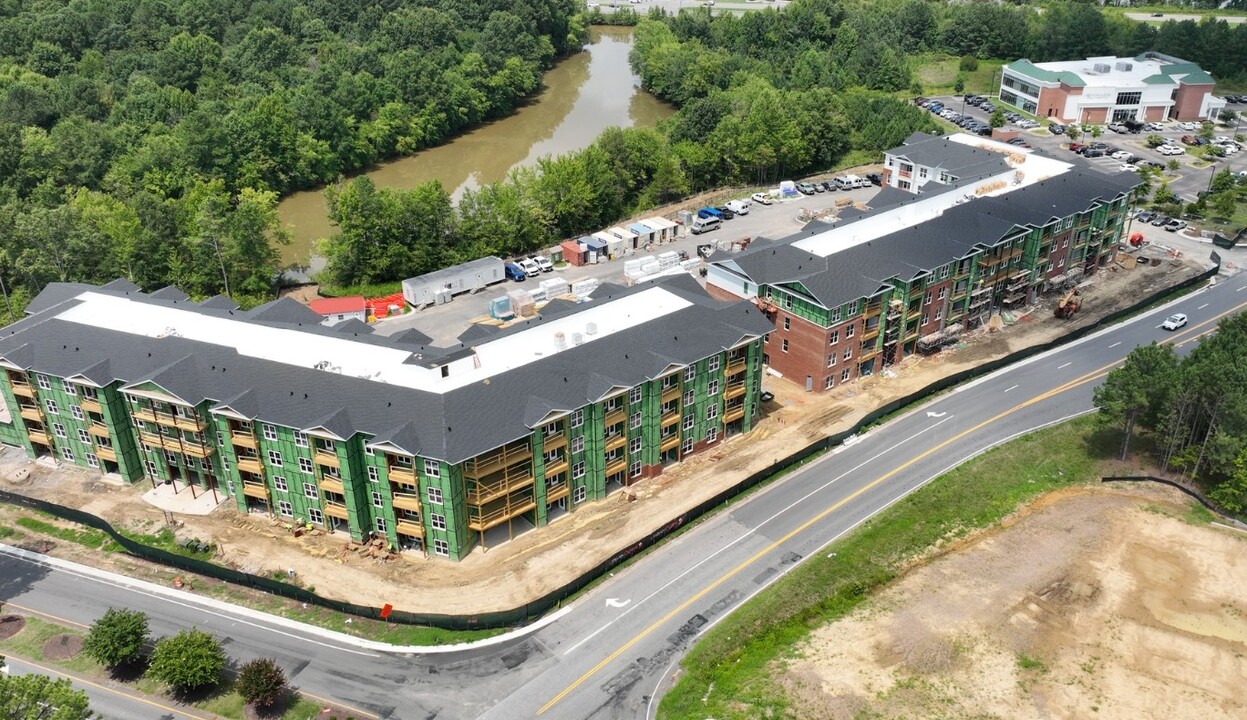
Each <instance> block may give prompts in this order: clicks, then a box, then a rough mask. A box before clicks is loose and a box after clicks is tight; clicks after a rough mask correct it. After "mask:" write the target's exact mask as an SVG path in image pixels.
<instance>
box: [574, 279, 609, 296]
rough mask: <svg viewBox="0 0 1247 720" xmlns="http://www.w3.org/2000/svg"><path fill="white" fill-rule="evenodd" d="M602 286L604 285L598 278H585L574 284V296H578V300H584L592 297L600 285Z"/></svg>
mask: <svg viewBox="0 0 1247 720" xmlns="http://www.w3.org/2000/svg"><path fill="white" fill-rule="evenodd" d="M601 284H602V281H601V280H598V279H597V278H585V279H584V280H577V281H576V282H574V283H572V294H573V295H575V296H576V299H577V300H584V299H585V298H587V297H589V295H591V294H592V293H593V291H594V290H597V289H598V285H601Z"/></svg>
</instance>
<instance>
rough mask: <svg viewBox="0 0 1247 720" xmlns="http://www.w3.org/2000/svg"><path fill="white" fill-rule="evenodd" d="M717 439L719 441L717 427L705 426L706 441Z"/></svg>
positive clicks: (715, 440)
mask: <svg viewBox="0 0 1247 720" xmlns="http://www.w3.org/2000/svg"><path fill="white" fill-rule="evenodd" d="M718 441H719V428H717V427H709V428H706V442H708V443H712V442H718Z"/></svg>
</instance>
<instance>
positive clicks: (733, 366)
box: [727, 358, 745, 377]
mask: <svg viewBox="0 0 1247 720" xmlns="http://www.w3.org/2000/svg"><path fill="white" fill-rule="evenodd" d="M744 371H745V359H744V358H741V359H740V360H733V361H731V362H729V363H728V364H727V376H728V377H732V376H733V375H737V374H739V373H743V372H744Z"/></svg>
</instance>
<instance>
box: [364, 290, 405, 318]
mask: <svg viewBox="0 0 1247 720" xmlns="http://www.w3.org/2000/svg"><path fill="white" fill-rule="evenodd" d="M403 303H404V300H403V294H402V293H394V294H393V295H385V296H383V297H378V298H364V307H365V308H367V310H368V314H369V315H370V316H372V317H374V318H376V319H378V320H380V319H381V318H383V317H388V316H389V314H390V306H391V305H394V306H397V307H399V308H402V307H403Z"/></svg>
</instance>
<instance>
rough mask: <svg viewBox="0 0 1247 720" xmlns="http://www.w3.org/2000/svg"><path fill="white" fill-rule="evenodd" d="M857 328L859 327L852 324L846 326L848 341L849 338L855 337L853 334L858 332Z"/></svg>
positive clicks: (845, 334)
mask: <svg viewBox="0 0 1247 720" xmlns="http://www.w3.org/2000/svg"><path fill="white" fill-rule="evenodd" d="M856 328H857V326H855V325H853V324H852V323H850V324H848V325H845V326H844V339H845V340H848V339H849V338H851V337H853V333H855V332H857V329H856Z"/></svg>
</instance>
